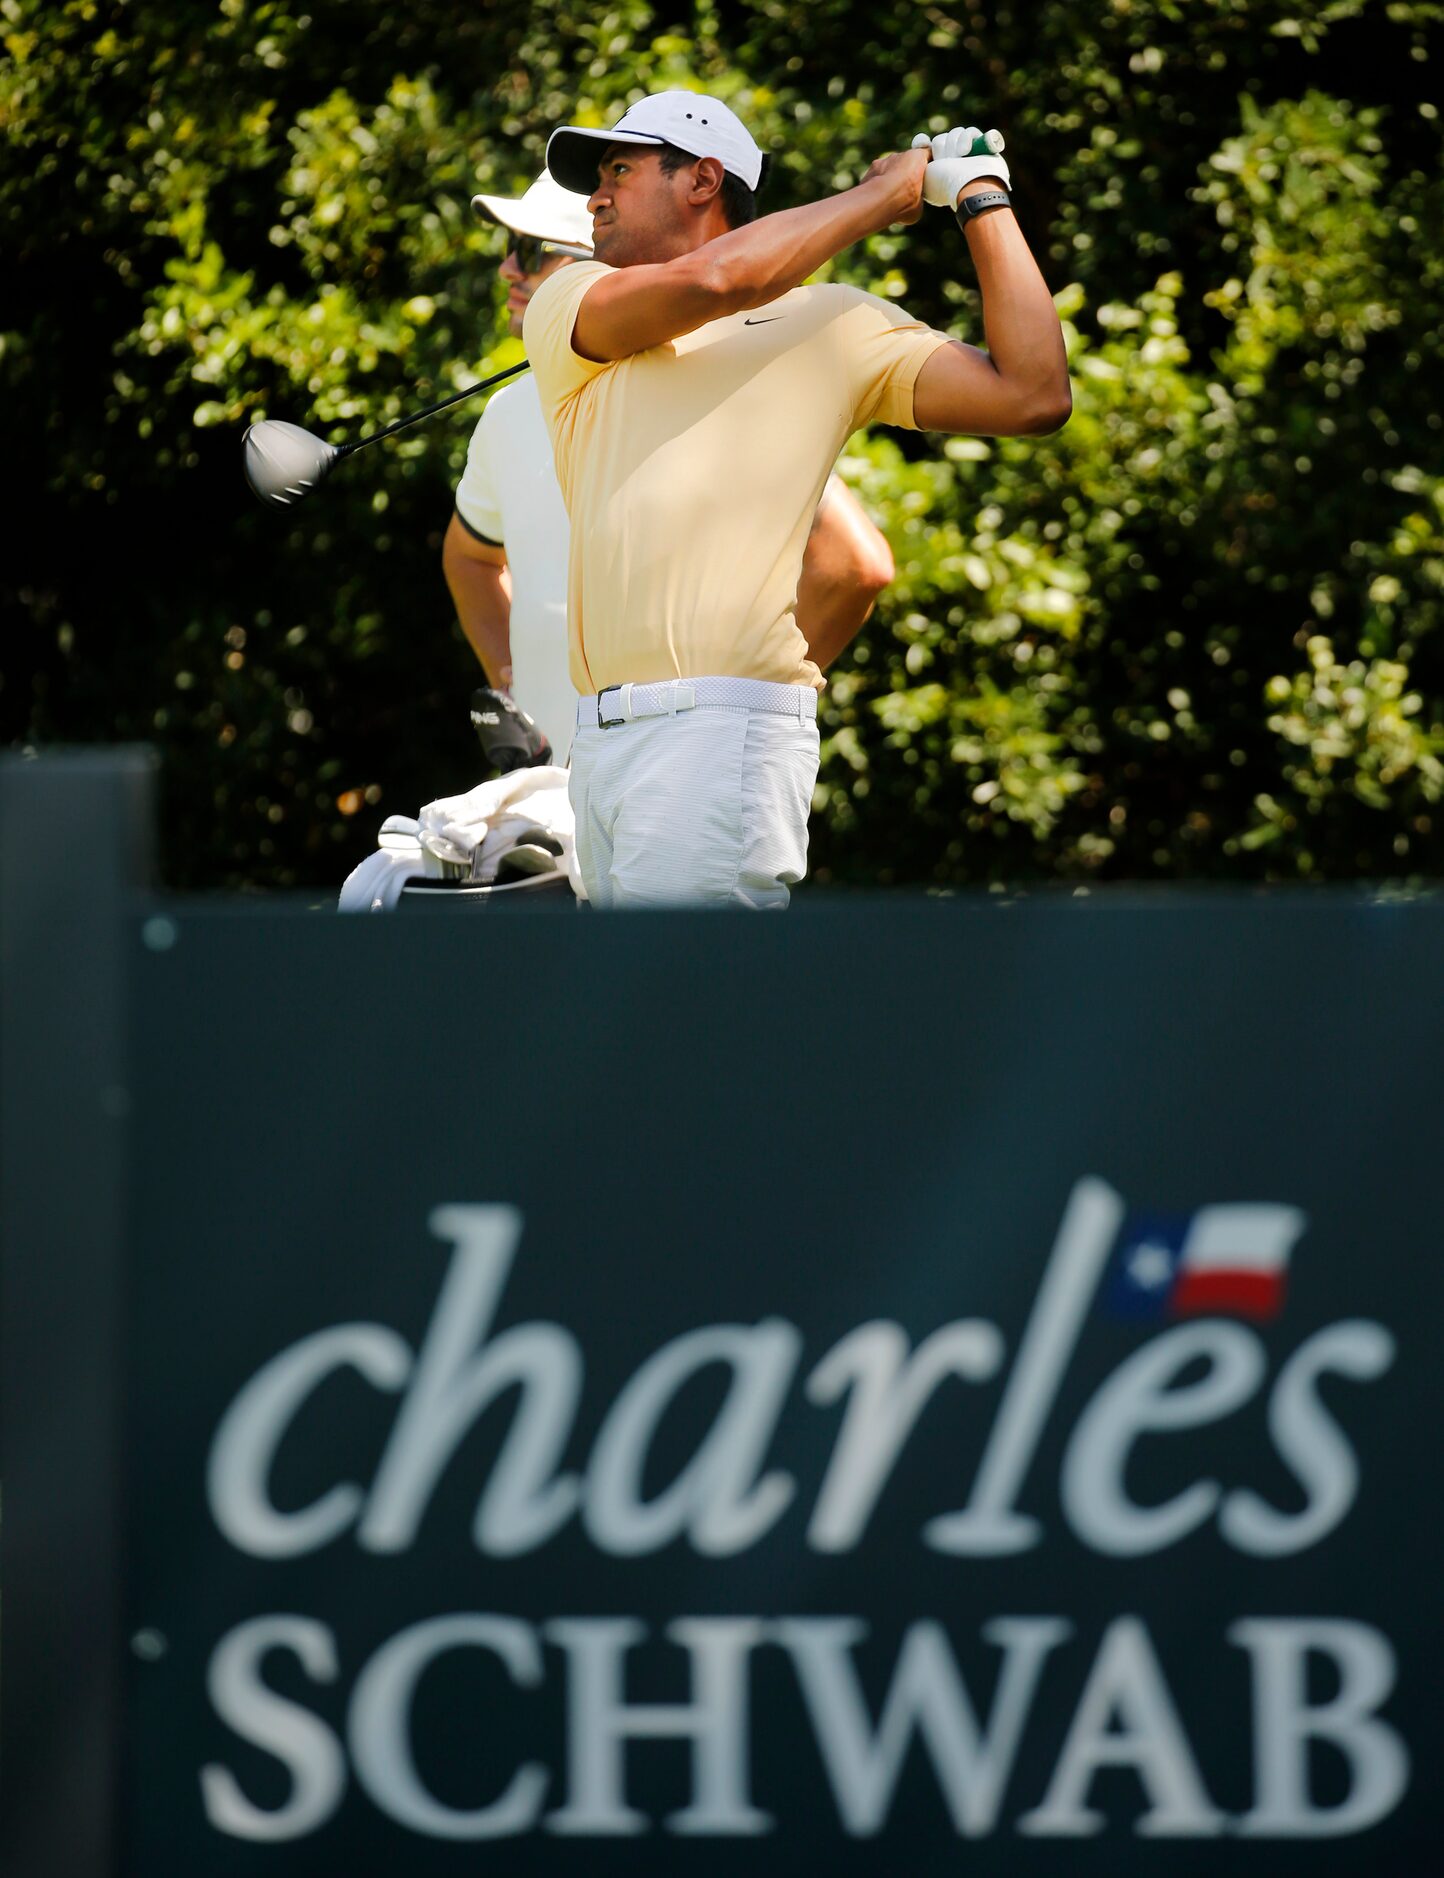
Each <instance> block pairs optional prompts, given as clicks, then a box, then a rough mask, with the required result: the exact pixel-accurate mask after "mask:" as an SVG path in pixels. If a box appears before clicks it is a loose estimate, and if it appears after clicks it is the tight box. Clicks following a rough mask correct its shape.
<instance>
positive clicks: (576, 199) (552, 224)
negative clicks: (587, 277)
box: [471, 170, 592, 254]
mask: <svg viewBox="0 0 1444 1878" xmlns="http://www.w3.org/2000/svg"><path fill="white" fill-rule="evenodd" d="M590 193H591V191H590V189H588V190H587V191H586V193H585V194H583V195H580V196H579V195H577V194H576V192H575V191H574V190H571V189H563V188H562V186H561V184H560V183H557V182H553V181H552V179H551V177H550V176H549V175H548V174H547V172H546V171H545V170H543V171H542V173H541V175H540V176H538V177H537V179H536V181H535V182H534V183H533V184H532V186H531V188H530V189H528V190H527V192H526V194H525V195H522V196H473V197H472V198H471V206H472V208H474V209H475V210H476V212H477V214H478V215H481V216H484V217H485V218H486V220H487V221H489V222H498V223H500V225H501V226H502V227H503V228H509V229H510V230H511V231H512V233H513V234H514V235H532V236H535V237H536V239H537V240H539V241H555V242H558V243H564V244H565V245H566V246H567V247H569V248H581V249H583V250H584V251H585V252H586V253H587V254H590V253H591V251H592V218H591V216H590V215H588V213H587V196H588V195H590Z"/></svg>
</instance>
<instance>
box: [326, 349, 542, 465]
mask: <svg viewBox="0 0 1444 1878" xmlns="http://www.w3.org/2000/svg"><path fill="white" fill-rule="evenodd" d="M530 363H531V361H530V360H529V359H523V360H522V361H521V363H520V365H508V366H507V368H506V370H505V371H504V372H495V373H493V375H492V376H491V377H490V378H483V379H482V381H481V383H480V384H479V385H468V386H467V388H466V390H465V391H454V392H453V393H452V394H451V396H450V397H449V398H443V399H442V400H441V402H440V403H439V404H429V405H428V406H427V407H426V409H425V410H424V411H413V412H412V413H411V415H410V416H409V417H398V418H397V420H396V422H395V423H394V424H388V425H387V426H386V428H385V430H374V431H372V433H371V435H370V436H369V437H360V438H358V439H357V440H356V442H355V443H343V444H338V445H337V447H336V455H337V457H338V459H339V458H340V457H343V456H354V454H355V453H356V451H358V450H364V449H365V448H366V446H367V445H368V444H372V443H380V441H381V439H382V438H383V437H393V436H395V434H396V432H397V431H398V430H405V429H406V427H407V425H408V424H419V423H420V422H421V420H422V418H424V417H435V415H436V413H437V412H438V411H444V410H445V409H446V408H447V406H448V405H452V404H460V403H461V402H462V401H463V399H466V398H475V397H477V396H478V395H479V394H480V393H481V392H483V391H490V390H491V388H492V386H493V385H499V384H501V383H502V381H503V380H504V379H507V378H515V377H516V375H517V373H518V372H524V371H526V370H527V368H528V366H529V365H530Z"/></svg>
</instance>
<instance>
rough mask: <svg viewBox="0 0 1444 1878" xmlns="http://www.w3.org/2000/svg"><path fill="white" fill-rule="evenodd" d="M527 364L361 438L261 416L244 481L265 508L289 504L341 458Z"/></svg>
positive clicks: (249, 442)
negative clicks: (336, 438) (340, 438)
mask: <svg viewBox="0 0 1444 1878" xmlns="http://www.w3.org/2000/svg"><path fill="white" fill-rule="evenodd" d="M526 368H527V361H526V360H525V359H523V360H522V362H521V364H520V365H509V366H508V367H507V369H506V370H505V371H504V372H497V373H496V374H495V375H494V376H493V377H491V378H484V379H482V381H481V383H480V384H479V385H472V386H470V387H469V388H468V389H467V390H466V391H458V392H454V393H453V394H452V396H451V397H449V398H443V399H442V400H441V402H440V404H429V405H427V407H426V409H425V410H424V411H413V412H412V413H411V415H410V417H399V418H397V420H396V422H395V423H394V424H388V425H387V426H386V428H385V430H378V431H376V432H374V433H373V435H371V436H370V437H362V438H361V439H360V440H359V441H358V442H356V443H326V442H325V441H324V440H323V439H322V438H320V437H317V436H316V435H315V434H314V433H313V432H311V431H309V430H302V428H301V426H300V425H299V424H287V423H285V422H284V421H283V420H282V419H280V418H276V417H267V418H263V419H262V420H261V422H260V423H259V424H252V425H251V427H250V429H249V430H248V431H247V432H246V437H245V446H246V481H247V482H248V483H249V484H250V485H251V490H252V493H253V494H254V495H255V496H257V497H258V498H259V499H260V500H261V501H262V502H264V503H265V504H266V506H267V508H272V509H288V508H290V507H291V506H292V504H293V503H296V502H299V501H300V500H301V498H302V496H308V495H310V493H311V491H312V490H313V489H314V488H315V487H316V485H317V483H319V482H322V481H324V479H325V478H326V477H327V476H329V475H330V474H331V471H332V470H333V469H334V468H335V466H336V465H337V464H338V463H339V462H340V461H341V459H342V457H346V456H353V455H354V454H355V452H356V451H357V450H364V449H365V448H366V447H367V445H368V444H373V443H380V441H381V439H382V438H383V437H390V436H392V435H393V434H394V433H395V432H396V431H398V430H405V428H406V426H407V425H408V424H419V423H420V422H421V420H422V418H423V417H434V416H435V415H436V413H437V412H438V411H444V410H445V409H446V407H447V406H448V405H449V404H460V403H461V401H462V399H463V398H474V397H476V396H477V394H478V393H479V392H483V391H490V390H491V388H492V386H493V385H499V384H500V383H501V382H502V380H503V379H504V378H515V376H516V374H517V373H518V372H524V371H525V370H526Z"/></svg>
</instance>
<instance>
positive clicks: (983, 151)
mask: <svg viewBox="0 0 1444 1878" xmlns="http://www.w3.org/2000/svg"><path fill="white" fill-rule="evenodd" d="M913 149H914V150H931V151H932V156H933V160H932V162H931V163H929V164H928V166H927V168H926V169H925V170H924V171H923V200H924V201H925V202H930V203H931V204H932V205H933V207H934V208H938V209H950V208H952V207H953V206H954V204H955V203H956V202H957V199H958V191H959V190H960V189H961V188H962V187H963V185H964V183H972V182H976V181H977V180H978V178H979V177H980V176H988V177H995V178H996V179H997V180H998V181H999V182H1000V183H1001V184H1002V185H1003V187H1004V188H1005V189H1010V188H1011V187H1012V178H1011V177H1010V176H1009V174H1008V166H1007V164H1006V163H1005V162H1004V161H1003V156H1002V152H1003V133H1002V131H1000V130H989V131H981V130H979V129H978V128H977V126H976V125H973V124H970V125H968V126H967V127H966V128H964V129H961V130H945V131H944V132H943V134H942V135H941V136H940V137H930V136H929V135H928V134H927V132H926V131H923V132H921V133H920V134H919V135H918V136H916V137H914V138H913Z"/></svg>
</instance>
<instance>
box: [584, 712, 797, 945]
mask: <svg viewBox="0 0 1444 1878" xmlns="http://www.w3.org/2000/svg"><path fill="white" fill-rule="evenodd" d="M748 682H750V681H735V680H725V681H724V680H716V679H712V680H707V679H701V680H697V681H694V682H693V681H679V682H678V685H677V686H676V687H675V689H676V690H677V691H680V692H682V693H683V694H684V695H688V696H690V695H692V694H693V692H694V690H695V692H696V693H697V694H699V700H698V702H697V704H696V705H695V707H694V708H692V709H679V710H676V711H675V713H673V712H667V713H665V714H661V715H647V716H643V715H638V716H637V717H635V718H631V719H630V721H627V722H622V723H613V724H610V725H609V727H608V728H606V729H599V728H597V708H596V701H595V700H594V699H591V698H584V699H583V700H582V701H581V704H580V706H579V707H578V718H577V723H578V728H577V734H576V739H575V741H574V742H573V744H572V763H571V800H572V808H573V810H574V812H575V814H576V842H577V860H578V862H579V864H580V867H581V873H582V881H583V883H584V884H585V886H586V890H587V897H588V899H589V900H590V901H591V903H592V905H593V906H597V907H621V906H699V905H701V906H727V905H732V906H749V907H776V908H779V909H780V908H782V907H785V906H786V905H787V902H788V898H789V894H788V889H789V887H790V886H791V885H792V883H793V882H794V881H797V880H801V879H802V877H803V875H804V874H805V873H806V872H807V818H808V814H809V812H810V811H811V808H812V789H813V784H814V783H815V782H816V781H817V762H818V744H817V724H816V722H815V718H814V713H815V709H816V700H815V697H813V696H812V695H811V694H810V693H809V692H807V691H806V690H805V689H804V688H801V687H796V686H791V685H788V686H783V685H766V686H759V687H757V690H758V691H759V692H760V693H762V694H767V695H770V696H780V695H782V694H787V695H789V696H790V697H791V698H792V699H793V700H794V702H793V705H792V708H790V709H788V710H787V711H785V712H784V711H778V710H758V709H750V708H748V707H747V706H746V705H740V704H710V703H706V702H703V701H702V700H703V699H705V698H706V697H707V696H708V693H709V688H715V690H716V692H718V693H721V694H722V695H727V693H726V692H725V691H724V690H723V687H735V686H738V685H739V684H743V683H748ZM623 689H624V690H625V692H626V694H627V698H626V706H627V710H628V714H629V713H630V705H631V693H632V690H633V688H632V687H624V688H623ZM671 690H672V688H671V687H663V686H655V687H653V686H647V687H643V686H640V685H639V686H636V687H635V691H636V692H637V694H638V695H639V697H640V694H642V693H643V692H644V691H646V692H647V693H648V694H649V696H650V695H651V694H652V693H654V692H655V693H658V694H661V693H664V692H667V693H670V692H671ZM602 706H603V711H604V712H605V713H606V714H607V715H608V716H612V715H615V714H616V713H617V711H618V708H619V707H618V704H617V693H615V692H604V693H603V694H602ZM804 707H805V708H804Z"/></svg>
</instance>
